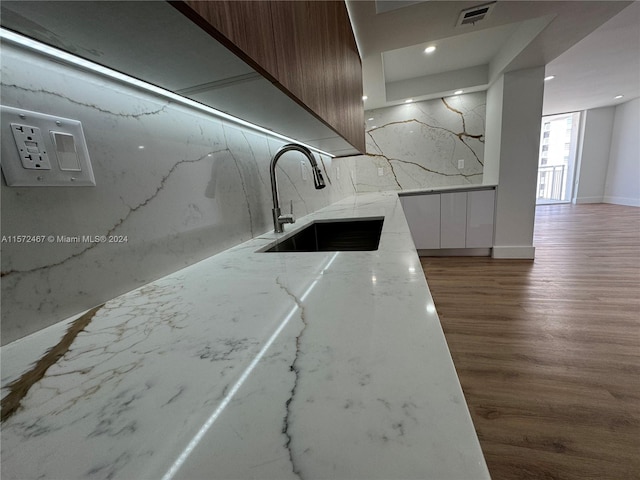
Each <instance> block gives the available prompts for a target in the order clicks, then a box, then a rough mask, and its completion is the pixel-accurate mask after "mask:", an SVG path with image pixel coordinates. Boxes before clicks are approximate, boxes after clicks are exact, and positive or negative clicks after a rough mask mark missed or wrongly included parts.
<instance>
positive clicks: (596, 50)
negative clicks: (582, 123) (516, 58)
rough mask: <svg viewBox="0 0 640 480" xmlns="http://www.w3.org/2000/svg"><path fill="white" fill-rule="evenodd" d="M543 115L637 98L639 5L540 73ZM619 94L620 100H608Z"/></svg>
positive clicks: (639, 86)
mask: <svg viewBox="0 0 640 480" xmlns="http://www.w3.org/2000/svg"><path fill="white" fill-rule="evenodd" d="M546 73H547V75H555V77H556V78H554V79H553V80H550V81H548V82H546V84H545V89H544V105H543V114H544V115H550V114H555V113H564V112H576V111H579V110H586V109H590V108H597V107H605V106H609V105H615V104H618V103H623V102H626V101H629V100H630V99H632V98H637V97H640V2H635V3H634V4H632V5H630V6H628V7H627V8H625V9H624V10H623V11H622V12H620V13H619V14H618V15H616V16H615V17H613V18H612V19H611V20H609V21H608V22H606V23H605V24H604V25H602V26H601V27H599V28H598V29H597V30H595V31H594V32H593V33H591V34H590V35H589V36H588V37H586V38H585V39H584V40H581V41H580V42H578V43H577V44H576V45H574V46H573V47H571V48H570V49H569V50H567V51H566V52H565V53H563V54H562V55H560V56H559V57H558V58H556V59H555V60H552V61H551V62H550V63H549V64H548V65H547V68H546ZM616 95H623V97H622V98H621V99H617V100H616V99H614V97H615V96H616Z"/></svg>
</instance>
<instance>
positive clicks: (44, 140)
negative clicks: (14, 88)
mask: <svg viewBox="0 0 640 480" xmlns="http://www.w3.org/2000/svg"><path fill="white" fill-rule="evenodd" d="M0 116H1V120H2V121H1V123H0V125H2V132H1V133H2V138H3V141H2V144H1V148H2V154H1V155H0V165H1V166H2V173H3V174H4V178H5V180H6V181H7V186H9V187H81V186H95V184H96V181H95V178H94V176H93V169H92V168H91V161H90V160H89V151H88V149H87V144H86V141H85V139H84V132H83V131H82V124H81V123H80V122H79V121H78V120H72V119H69V118H63V117H58V116H54V115H47V114H44V113H38V112H31V111H29V110H22V109H19V108H14V107H6V106H4V105H0ZM9 130H11V135H9ZM12 137H13V142H12V141H11V140H10V139H11V138H12ZM5 140H6V141H5Z"/></svg>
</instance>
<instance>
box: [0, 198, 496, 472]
mask: <svg viewBox="0 0 640 480" xmlns="http://www.w3.org/2000/svg"><path fill="white" fill-rule="evenodd" d="M371 216H384V217H385V221H384V226H383V232H382V236H381V242H380V248H379V250H377V251H373V252H325V253H322V252H319V253H256V252H257V251H258V250H259V249H261V248H263V247H264V246H265V245H267V244H269V243H271V242H273V241H274V239H276V235H275V234H273V233H270V234H265V235H262V236H260V237H258V238H256V239H253V240H251V241H248V242H245V243H243V244H241V245H239V246H237V247H235V248H232V249H230V250H228V251H225V252H223V253H221V254H218V255H215V256H213V257H211V258H209V259H206V260H203V261H201V262H199V263H197V264H195V265H192V266H190V267H188V268H185V269H183V270H180V271H178V272H176V273H174V274H172V275H169V276H167V277H164V278H162V279H160V280H158V281H155V282H153V283H150V284H148V285H146V286H143V287H141V288H139V289H137V290H134V291H132V292H130V293H127V294H125V295H122V296H120V297H117V298H115V299H113V300H111V301H109V302H107V303H106V304H105V305H104V306H102V307H100V308H98V309H97V311H95V312H90V314H89V315H85V317H84V320H85V321H88V324H87V325H86V326H85V327H84V328H83V329H82V330H81V331H79V333H77V336H75V338H74V339H73V341H72V342H71V343H70V346H68V349H67V350H66V352H61V356H60V358H58V359H56V360H55V361H53V362H52V364H51V366H50V367H49V368H48V369H47V370H46V372H45V373H44V375H43V376H42V378H41V379H39V380H37V381H35V383H33V385H32V386H31V387H30V388H29V390H28V393H27V394H26V396H24V398H22V400H21V401H20V406H19V408H18V409H17V410H16V412H15V414H14V415H12V416H11V417H9V418H7V419H6V420H5V421H4V422H3V424H2V476H3V479H32V478H33V479H35V478H41V479H65V480H66V479H76V478H78V479H79V478H83V479H163V480H169V479H172V478H176V479H253V478H255V479H287V478H291V479H296V478H300V479H327V478H331V479H347V478H349V479H385V480H389V479H396V480H400V479H439V480H443V479H452V480H453V479H455V480H461V479H474V480H475V479H482V478H489V474H488V471H487V468H486V465H485V462H484V459H483V456H482V452H481V450H480V446H479V443H478V439H477V437H476V434H475V431H474V427H473V424H472V422H471V418H470V415H469V412H468V410H467V407H466V404H465V401H464V397H463V394H462V390H461V388H460V384H459V382H458V378H457V376H456V372H455V369H454V366H453V363H452V360H451V357H450V355H449V351H448V348H447V344H446V341H445V338H444V335H443V333H442V329H441V327H440V322H439V320H438V316H437V313H436V311H435V307H434V305H433V301H432V298H431V296H430V293H429V289H428V287H427V284H426V281H425V278H424V275H423V273H422V270H421V267H420V261H419V258H418V256H417V254H416V252H415V248H414V246H413V242H412V240H411V236H410V233H409V229H408V226H407V223H406V220H405V218H404V214H403V212H402V208H401V205H400V202H399V201H398V197H397V195H396V194H393V193H386V194H385V193H374V194H367V195H360V196H356V197H351V198H349V199H347V200H344V201H340V202H338V203H335V204H333V205H331V206H329V207H327V208H325V209H322V210H320V211H319V212H317V213H315V214H312V215H309V216H307V217H304V218H303V219H302V220H301V221H299V222H298V223H297V224H295V225H294V226H289V225H288V226H286V228H287V229H288V231H289V232H290V231H292V230H294V229H297V228H300V227H302V226H304V224H306V223H309V222H311V221H313V220H315V219H319V218H352V217H371ZM91 314H93V316H91ZM74 323H75V320H72V321H70V322H67V323H65V324H60V325H56V326H53V327H51V329H47V330H43V331H41V332H39V333H37V334H35V335H33V336H29V337H26V338H24V339H21V340H19V341H16V342H14V343H11V344H9V345H7V346H5V347H3V348H2V350H1V355H2V363H3V378H2V380H3V393H5V392H8V391H9V390H11V386H10V385H8V383H9V382H11V381H14V380H15V379H17V378H19V377H20V376H21V375H23V374H24V373H25V372H29V371H30V370H32V369H33V365H34V364H37V362H38V360H39V358H41V356H42V355H43V352H44V350H45V348H44V343H45V342H44V339H45V338H47V337H49V338H51V345H50V346H51V347H53V346H54V345H55V344H56V343H57V342H58V341H59V339H60V338H64V337H65V332H67V331H69V330H70V329H71V328H72V326H73V324H74ZM56 329H57V330H56ZM24 352H32V353H33V357H32V358H30V359H28V356H26V355H25V354H24ZM5 373H6V375H5ZM3 401H4V400H3ZM3 409H4V408H3Z"/></svg>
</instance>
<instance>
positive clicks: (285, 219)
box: [269, 143, 326, 233]
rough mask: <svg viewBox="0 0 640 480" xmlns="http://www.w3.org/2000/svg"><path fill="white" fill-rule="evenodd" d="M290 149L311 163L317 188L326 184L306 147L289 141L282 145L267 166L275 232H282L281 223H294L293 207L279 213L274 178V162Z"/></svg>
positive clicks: (278, 201) (275, 179) (275, 180)
mask: <svg viewBox="0 0 640 480" xmlns="http://www.w3.org/2000/svg"><path fill="white" fill-rule="evenodd" d="M290 150H295V151H297V152H300V153H302V154H303V155H304V156H305V157H307V160H309V163H310V164H311V170H312V171H313V184H314V186H315V188H316V189H317V190H320V189H321V188H324V187H325V186H326V184H325V183H324V178H323V177H322V172H321V171H320V167H318V162H316V159H315V157H314V156H313V153H311V150H309V149H308V148H307V147H304V146H302V145H296V144H295V143H289V144H287V145H284V146H282V147H281V148H280V149H279V150H278V151H277V152H276V154H275V155H274V156H273V158H272V159H271V164H270V166H269V174H270V176H271V195H272V196H273V209H272V213H273V230H274V231H275V232H276V233H282V232H283V231H284V228H283V225H284V224H285V223H295V221H296V220H295V218H294V216H293V208H292V212H291V214H289V215H281V210H280V198H279V195H278V180H277V178H276V163H278V160H279V159H280V157H281V156H282V155H284V154H285V153H286V152H288V151H290Z"/></svg>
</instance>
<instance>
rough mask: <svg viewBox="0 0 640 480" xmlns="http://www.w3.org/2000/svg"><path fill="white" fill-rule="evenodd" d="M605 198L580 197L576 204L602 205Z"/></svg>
mask: <svg viewBox="0 0 640 480" xmlns="http://www.w3.org/2000/svg"><path fill="white" fill-rule="evenodd" d="M603 199H604V197H578V198H576V204H579V203H602V201H603Z"/></svg>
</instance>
